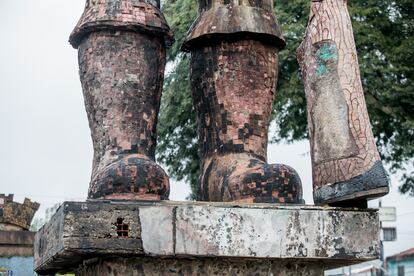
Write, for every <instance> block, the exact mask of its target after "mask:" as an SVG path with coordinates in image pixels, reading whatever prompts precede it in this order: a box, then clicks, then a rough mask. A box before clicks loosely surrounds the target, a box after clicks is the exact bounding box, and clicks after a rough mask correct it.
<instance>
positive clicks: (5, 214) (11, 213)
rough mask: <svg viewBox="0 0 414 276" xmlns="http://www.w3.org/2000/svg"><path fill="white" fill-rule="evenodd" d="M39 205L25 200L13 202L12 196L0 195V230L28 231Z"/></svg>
mask: <svg viewBox="0 0 414 276" xmlns="http://www.w3.org/2000/svg"><path fill="white" fill-rule="evenodd" d="M39 206H40V204H39V203H37V202H32V201H31V200H30V199H28V198H25V199H24V202H23V204H21V203H18V202H14V201H13V195H12V194H10V195H8V196H6V195H4V194H0V230H29V228H30V224H31V223H32V219H33V217H34V215H35V213H36V211H37V210H38V209H39Z"/></svg>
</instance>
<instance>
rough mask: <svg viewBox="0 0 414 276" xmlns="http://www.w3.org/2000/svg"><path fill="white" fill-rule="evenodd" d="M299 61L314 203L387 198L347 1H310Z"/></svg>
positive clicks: (385, 180) (386, 181) (386, 186)
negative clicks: (304, 100) (309, 147)
mask: <svg viewBox="0 0 414 276" xmlns="http://www.w3.org/2000/svg"><path fill="white" fill-rule="evenodd" d="M309 18H310V20H309V22H308V26H307V30H306V34H305V37H304V40H303V42H302V44H301V45H300V47H299V48H298V52H297V56H298V61H299V64H300V65H301V71H302V78H303V82H304V84H305V92H306V98H307V110H308V127H309V136H310V143H311V157H312V170H313V187H314V201H315V202H316V203H318V204H325V203H328V204H332V203H334V204H336V205H338V204H340V203H339V202H341V201H347V204H348V205H349V201H352V200H355V202H360V201H361V200H366V199H368V198H375V197H379V196H383V195H384V194H386V193H388V189H389V188H388V180H387V179H386V177H385V171H384V168H383V167H382V165H381V159H380V155H379V153H378V150H377V147H376V144H375V139H374V136H373V133H372V127H371V124H370V121H369V116H368V111H367V108H366V104H365V99H364V92H363V88H362V82H361V78H360V72H359V65H358V58H357V51H356V47H355V41H354V36H353V31H352V24H351V18H350V16H349V13H348V9H347V2H346V1H342V0H323V1H312V2H311V14H310V17H309Z"/></svg>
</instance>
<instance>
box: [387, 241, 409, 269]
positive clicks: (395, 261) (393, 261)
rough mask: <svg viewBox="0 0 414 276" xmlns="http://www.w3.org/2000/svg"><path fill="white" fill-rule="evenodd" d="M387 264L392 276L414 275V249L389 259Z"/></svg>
mask: <svg viewBox="0 0 414 276" xmlns="http://www.w3.org/2000/svg"><path fill="white" fill-rule="evenodd" d="M386 263H387V271H388V275H390V276H410V275H414V247H413V248H410V249H408V250H405V251H403V252H400V253H398V254H395V255H392V256H389V257H387V259H386Z"/></svg>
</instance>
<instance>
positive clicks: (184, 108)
mask: <svg viewBox="0 0 414 276" xmlns="http://www.w3.org/2000/svg"><path fill="white" fill-rule="evenodd" d="M196 10H197V3H196V0H167V1H166V3H165V4H164V13H165V15H166V17H167V20H168V22H169V24H170V26H171V27H172V29H173V31H174V35H175V39H176V42H175V43H174V45H173V46H172V48H171V49H170V50H169V52H168V61H169V62H170V64H172V67H173V70H172V71H171V72H170V73H168V74H167V76H166V79H165V86H164V94H163V99H162V103H161V112H160V117H159V124H158V143H159V146H158V154H157V157H158V159H159V160H160V161H161V162H163V163H164V164H166V165H167V166H168V173H169V175H170V176H171V177H174V178H176V179H177V180H185V181H187V182H189V183H190V185H191V188H192V191H193V195H194V194H196V191H197V189H198V187H197V180H198V175H199V160H198V153H197V152H198V144H197V126H196V123H195V111H194V108H193V106H192V100H191V91H190V82H189V72H188V70H189V56H188V55H187V54H182V53H180V52H179V47H180V45H181V44H182V42H183V40H184V38H185V34H186V32H187V30H188V29H189V27H190V25H191V23H192V22H193V21H194V19H195V17H196ZM275 11H276V14H277V17H278V20H279V23H280V25H281V27H282V30H283V33H284V37H285V39H286V42H287V48H286V49H285V50H283V51H282V52H281V53H280V63H279V68H280V75H279V83H278V89H277V97H276V100H275V102H274V108H273V111H274V113H273V114H274V116H273V119H274V120H275V122H276V124H277V126H278V130H277V132H276V133H273V134H272V137H273V139H272V142H280V141H285V142H293V141H298V140H301V139H307V138H308V133H307V125H306V100H305V93H304V91H303V84H302V81H301V77H300V71H299V65H298V63H297V61H296V49H297V47H298V46H299V44H300V42H301V41H302V36H303V34H304V31H305V28H306V23H307V20H308V15H309V0H279V1H277V2H276V3H275ZM349 11H350V14H351V17H352V20H353V29H354V35H355V40H356V44H357V50H358V55H359V56H358V58H359V64H360V69H361V78H362V82H363V85H364V92H365V99H366V102H367V106H368V111H369V114H370V118H371V123H372V125H373V131H374V136H375V137H376V138H377V146H378V148H379V150H380V153H381V155H382V159H383V160H384V161H385V162H386V163H387V164H388V165H389V168H390V172H391V173H397V172H399V173H402V175H403V176H402V179H401V180H402V185H401V186H400V187H399V188H400V191H401V192H402V193H405V194H409V195H411V196H414V171H413V160H414V159H413V158H414V138H413V137H414V51H412V47H411V45H410V43H411V41H413V39H414V3H413V2H412V1H411V0H400V1H393V0H380V1H378V0H367V1H350V2H349Z"/></svg>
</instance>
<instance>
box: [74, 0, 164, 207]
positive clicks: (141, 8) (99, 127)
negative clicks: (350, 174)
mask: <svg viewBox="0 0 414 276" xmlns="http://www.w3.org/2000/svg"><path fill="white" fill-rule="evenodd" d="M170 40H171V32H170V30H169V27H168V25H167V24H166V21H165V19H164V17H163V16H162V14H161V12H160V10H159V3H158V2H156V1H150V0H148V1H144V0H143V1H132V0H99V1H90V0H88V1H87V3H86V8H85V11H84V14H83V15H82V17H81V19H80V21H79V23H78V25H77V26H76V28H75V30H74V31H73V32H72V34H71V36H70V42H71V44H72V45H73V47H74V48H77V49H79V54H78V57H79V73H80V78H81V83H82V89H83V94H84V99H85V105H86V112H87V115H88V119H89V126H90V129H91V133H92V140H93V147H94V157H93V170H92V178H91V182H90V186H89V194H88V198H91V199H95V198H105V199H143V200H161V199H168V196H169V180H168V176H167V174H166V173H165V172H164V170H163V169H162V168H161V167H160V166H159V165H158V164H156V163H155V146H156V126H157V116H158V111H159V106H160V98H161V91H162V84H163V74H164V67H165V62H166V50H165V48H166V43H169V42H170Z"/></svg>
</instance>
